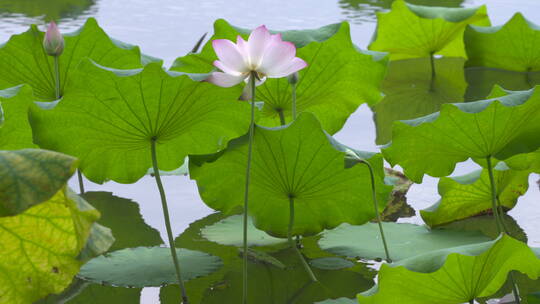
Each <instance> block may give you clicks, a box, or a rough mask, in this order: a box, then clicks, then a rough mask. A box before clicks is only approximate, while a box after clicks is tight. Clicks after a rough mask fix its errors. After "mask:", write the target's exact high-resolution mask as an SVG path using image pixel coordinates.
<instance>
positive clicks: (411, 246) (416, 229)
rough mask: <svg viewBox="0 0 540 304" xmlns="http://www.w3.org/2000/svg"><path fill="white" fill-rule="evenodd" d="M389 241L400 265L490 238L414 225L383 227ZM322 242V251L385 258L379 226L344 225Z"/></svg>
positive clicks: (325, 236) (324, 234) (342, 254)
mask: <svg viewBox="0 0 540 304" xmlns="http://www.w3.org/2000/svg"><path fill="white" fill-rule="evenodd" d="M383 227H384V231H385V235H386V241H387V243H388V247H389V250H390V252H391V253H392V260H393V261H399V260H403V259H406V258H410V257H412V256H416V255H419V254H423V253H426V252H430V251H434V250H439V249H443V248H451V247H456V246H462V245H468V244H475V243H478V242H485V241H488V240H489V238H487V237H486V236H484V235H482V234H480V233H477V232H456V231H445V230H429V229H427V228H426V227H424V226H419V225H413V224H398V223H383ZM322 235H323V236H322V238H321V239H320V241H319V246H320V247H321V249H323V250H326V251H329V252H331V253H334V254H337V255H341V256H346V257H349V258H363V259H370V260H372V259H378V258H384V257H385V253H384V248H383V246H382V244H381V240H380V233H379V226H378V225H377V224H375V223H367V224H364V225H362V226H352V225H348V224H343V225H341V226H339V227H338V228H336V229H333V230H328V231H325V232H323V234H322Z"/></svg>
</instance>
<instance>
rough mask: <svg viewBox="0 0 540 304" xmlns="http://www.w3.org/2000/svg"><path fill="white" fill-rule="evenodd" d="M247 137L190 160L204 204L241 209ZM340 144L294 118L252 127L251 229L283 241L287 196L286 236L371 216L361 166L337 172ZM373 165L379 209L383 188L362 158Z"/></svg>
mask: <svg viewBox="0 0 540 304" xmlns="http://www.w3.org/2000/svg"><path fill="white" fill-rule="evenodd" d="M247 143H248V141H247V137H246V136H244V137H242V138H239V139H237V140H234V141H232V142H231V143H230V144H229V147H228V148H227V149H226V150H225V152H224V153H223V155H221V157H219V158H218V159H217V160H215V161H213V162H208V163H202V164H201V163H199V164H197V163H195V162H191V163H190V173H191V178H192V179H194V180H196V181H197V186H198V187H199V193H200V194H201V197H202V199H203V200H204V202H205V203H206V204H207V205H208V206H210V207H212V208H214V209H217V210H222V211H225V212H230V211H231V210H233V209H234V208H236V207H238V206H242V204H243V197H244V188H243V185H244V181H245V176H244V173H245V166H246V161H245V160H246V155H247ZM343 149H344V147H343V146H340V145H339V144H338V143H336V142H335V141H334V140H333V139H331V138H329V137H328V135H327V134H325V132H324V131H323V130H322V129H321V126H320V123H319V122H318V121H317V119H316V118H315V117H314V116H313V115H312V114H308V113H302V114H301V115H300V116H299V117H298V119H297V120H296V121H294V122H293V123H292V124H290V125H288V126H286V127H282V128H275V129H268V128H263V127H259V126H257V128H256V130H255V136H254V146H253V166H252V171H251V172H252V173H251V174H252V178H251V186H250V207H249V213H250V215H251V216H252V218H253V222H254V224H255V227H257V228H258V229H261V230H264V231H266V232H268V233H269V234H271V235H275V236H279V237H285V236H287V227H288V223H289V201H290V198H291V197H292V198H294V204H295V205H294V206H295V220H294V222H295V224H294V227H293V229H292V233H293V234H294V235H311V234H316V233H319V232H320V231H322V230H323V229H325V228H327V229H329V228H333V227H336V226H337V225H339V224H341V223H343V222H350V223H355V224H362V223H365V222H367V221H369V220H370V219H372V218H373V217H374V216H375V214H374V210H373V202H372V201H371V187H370V178H369V170H368V168H367V167H366V166H354V167H352V168H350V169H345V167H344V165H345V156H346V154H347V153H345V152H342V151H345V150H343ZM364 156H365V157H364V159H366V160H367V161H369V162H370V163H371V164H372V166H373V167H374V171H375V175H376V176H375V181H376V187H377V195H378V200H379V202H380V206H379V207H380V208H381V209H382V208H384V205H385V203H386V202H387V199H388V195H389V193H390V190H391V187H390V186H387V185H385V184H384V183H383V182H384V171H383V167H382V159H381V157H380V155H379V154H375V153H364Z"/></svg>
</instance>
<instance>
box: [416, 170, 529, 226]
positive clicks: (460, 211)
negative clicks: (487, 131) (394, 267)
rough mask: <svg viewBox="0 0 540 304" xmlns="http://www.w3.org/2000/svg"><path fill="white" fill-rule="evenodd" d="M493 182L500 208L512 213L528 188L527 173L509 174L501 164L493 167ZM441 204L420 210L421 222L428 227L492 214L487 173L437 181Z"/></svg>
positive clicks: (509, 171)
mask: <svg viewBox="0 0 540 304" xmlns="http://www.w3.org/2000/svg"><path fill="white" fill-rule="evenodd" d="M497 168H499V170H494V178H495V185H496V189H497V199H498V200H499V204H500V205H501V206H502V207H503V208H505V209H507V210H508V209H512V208H514V206H515V205H516V203H517V200H518V198H519V197H520V196H522V195H524V194H525V192H527V189H528V188H529V172H528V171H515V170H510V169H509V168H508V167H507V166H506V165H505V164H504V163H500V164H499V165H497V166H496V167H495V169H497ZM439 195H440V196H441V200H440V201H439V202H437V203H436V204H434V205H433V206H431V207H429V208H427V209H424V210H421V211H420V214H421V215H422V219H423V220H424V221H425V222H426V224H428V225H429V226H431V227H436V226H440V225H444V224H447V223H449V222H453V221H455V220H460V219H464V218H467V217H470V216H474V215H479V214H483V213H486V212H491V207H492V201H491V200H492V197H491V184H490V181H489V174H488V171H487V169H482V170H476V171H473V172H471V173H469V174H466V175H462V176H456V177H443V178H441V179H440V181H439Z"/></svg>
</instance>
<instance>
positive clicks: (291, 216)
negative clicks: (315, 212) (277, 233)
mask: <svg viewBox="0 0 540 304" xmlns="http://www.w3.org/2000/svg"><path fill="white" fill-rule="evenodd" d="M289 210H290V213H289V228H288V229H287V239H288V240H289V244H290V245H291V248H293V250H294V251H296V254H297V255H298V258H299V259H300V261H301V262H302V266H304V269H305V270H306V272H307V274H308V275H309V278H310V279H311V281H313V282H317V281H318V280H317V277H315V274H314V273H313V271H312V270H311V268H310V267H309V264H308V263H307V262H306V259H304V256H303V255H302V253H301V252H300V249H298V247H297V246H296V243H295V241H294V240H293V237H292V230H293V227H294V197H293V196H292V195H291V196H289Z"/></svg>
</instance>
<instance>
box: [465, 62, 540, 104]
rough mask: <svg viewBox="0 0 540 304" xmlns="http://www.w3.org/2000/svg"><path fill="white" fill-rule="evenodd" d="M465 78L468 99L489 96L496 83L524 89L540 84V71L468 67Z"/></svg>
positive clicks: (515, 88) (507, 87)
mask: <svg viewBox="0 0 540 304" xmlns="http://www.w3.org/2000/svg"><path fill="white" fill-rule="evenodd" d="M465 78H466V79H467V92H466V93H465V100H467V101H475V100H481V99H484V98H487V96H488V95H489V94H490V92H491V90H492V89H493V87H494V86H496V85H498V86H501V87H503V88H505V89H507V90H512V91H524V90H529V89H531V88H534V86H536V85H538V84H540V72H515V71H506V70H500V69H494V68H485V67H469V68H466V69H465Z"/></svg>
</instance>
